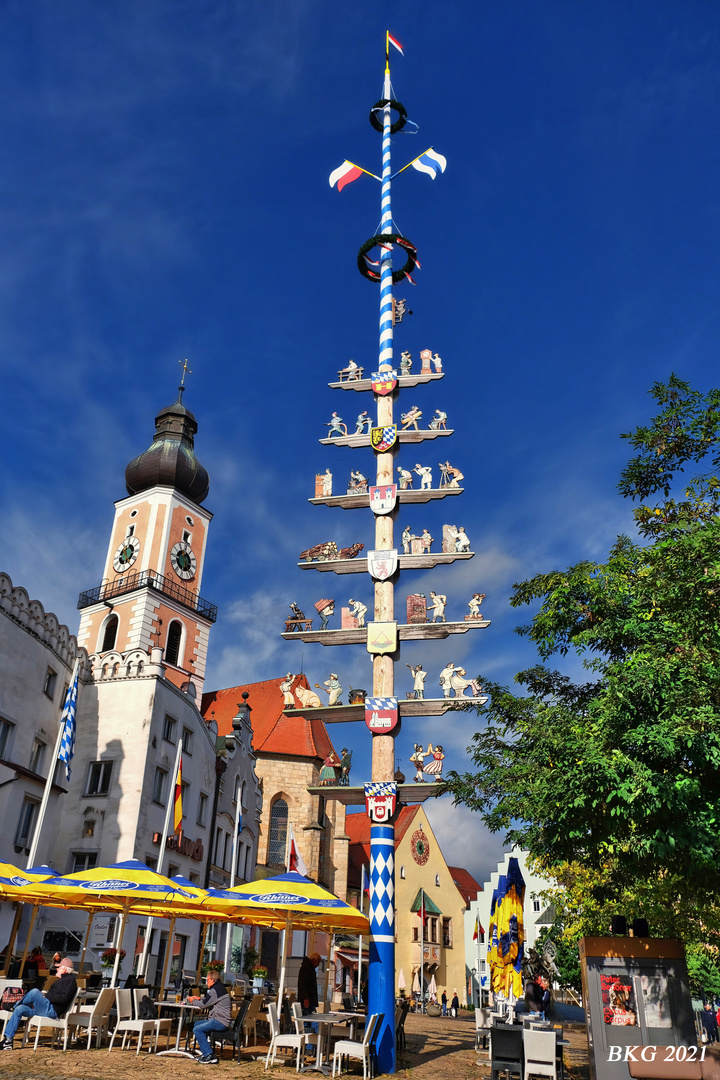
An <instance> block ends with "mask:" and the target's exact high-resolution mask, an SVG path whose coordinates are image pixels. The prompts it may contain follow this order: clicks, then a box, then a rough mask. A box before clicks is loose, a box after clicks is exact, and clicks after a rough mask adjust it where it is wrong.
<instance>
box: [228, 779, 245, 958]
mask: <svg viewBox="0 0 720 1080" xmlns="http://www.w3.org/2000/svg"><path fill="white" fill-rule="evenodd" d="M241 793H242V785H240V786H239V787H238V790H237V802H236V806H235V831H234V833H233V846H232V866H231V867H230V888H231V889H233V888H234V887H235V866H236V864H237V850H238V839H239V835H240V819H241V809H242V807H241V805H240V795H241ZM234 926H235V923H232V922H228V923H225V974H226V975H227V973H228V959H229V957H230V941H231V938H232V933H233V928H234ZM244 933H245V931H244V930H243V934H244ZM240 974H242V972H241V973H240Z"/></svg>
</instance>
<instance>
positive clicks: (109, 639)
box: [100, 615, 120, 652]
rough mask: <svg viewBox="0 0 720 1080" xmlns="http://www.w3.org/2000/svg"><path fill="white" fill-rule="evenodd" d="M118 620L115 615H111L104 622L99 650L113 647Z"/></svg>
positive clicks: (105, 650) (107, 649)
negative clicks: (103, 631)
mask: <svg viewBox="0 0 720 1080" xmlns="http://www.w3.org/2000/svg"><path fill="white" fill-rule="evenodd" d="M119 622H120V620H119V619H118V617H117V615H111V616H110V618H109V619H108V621H107V622H106V623H105V633H104V634H103V640H102V648H101V649H100V652H110V650H111V649H114V648H115V642H116V640H117V632H118V624H119Z"/></svg>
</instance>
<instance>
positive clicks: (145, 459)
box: [125, 387, 210, 503]
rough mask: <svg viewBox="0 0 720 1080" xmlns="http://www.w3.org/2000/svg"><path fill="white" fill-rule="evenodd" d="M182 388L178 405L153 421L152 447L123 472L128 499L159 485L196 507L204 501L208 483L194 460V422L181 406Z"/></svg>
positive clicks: (176, 402) (171, 406) (193, 418)
mask: <svg viewBox="0 0 720 1080" xmlns="http://www.w3.org/2000/svg"><path fill="white" fill-rule="evenodd" d="M183 389H184V388H183V387H180V394H179V396H178V399H177V401H175V402H173V404H172V405H168V406H167V407H166V408H165V409H161V410H160V412H159V413H158V414H157V416H156V417H155V434H154V435H153V441H152V445H151V446H150V447H149V448H148V449H147V450H146V451H145V453H144V454H140V455H139V456H138V457H136V458H133V460H132V461H131V462H130V464H129V465H128V467H127V468H126V470H125V486H126V488H127V490H128V494H129V495H137V494H138V492H140V491H147V490H148V489H149V488H153V487H156V486H157V485H158V484H162V485H164V486H166V487H173V488H177V490H178V491H179V492H180V493H181V494H182V495H186V496H187V497H188V498H189V499H191V500H192V501H193V502H195V503H201V502H203V500H204V499H206V498H207V496H208V492H209V490H210V479H209V477H208V474H207V469H205V468H204V466H202V465H201V464H200V462H199V461H198V459H197V458H196V456H195V449H194V445H195V444H194V435H195V432H196V431H197V420H196V419H195V417H194V416H193V414H192V413H191V412H190V411H189V409H186V408H185V406H184V405H183V403H182V395H183Z"/></svg>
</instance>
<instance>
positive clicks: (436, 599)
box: [428, 590, 447, 623]
mask: <svg viewBox="0 0 720 1080" xmlns="http://www.w3.org/2000/svg"><path fill="white" fill-rule="evenodd" d="M430 599H431V600H432V604H430V605H429V606H428V615H430V613H431V612H434V615H433V616H432V618H431V619H430V622H434V623H435V622H447V619H446V618H445V605H446V604H447V596H445V595H444V594H443V593H434V592H433V591H432V590H430Z"/></svg>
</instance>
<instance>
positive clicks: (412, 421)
mask: <svg viewBox="0 0 720 1080" xmlns="http://www.w3.org/2000/svg"><path fill="white" fill-rule="evenodd" d="M421 416H422V412H421V410H420V409H419V408H418V407H417V405H413V406H412V408H410V409H408V411H407V412H406V413H401V414H400V426H401V427H402V429H403V431H408V430H409V428H411V427H414V428H415V430H416V431H419V430H420V429H419V428H418V420H419V419H420V418H421Z"/></svg>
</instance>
